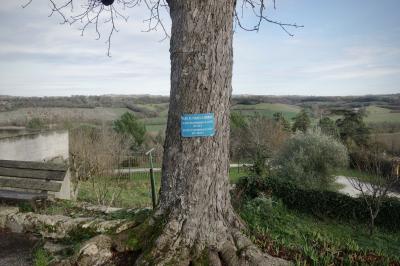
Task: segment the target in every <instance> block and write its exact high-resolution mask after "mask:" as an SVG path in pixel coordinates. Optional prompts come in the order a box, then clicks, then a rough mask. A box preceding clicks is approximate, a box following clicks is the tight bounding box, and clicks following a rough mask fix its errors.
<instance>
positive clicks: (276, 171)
mask: <svg viewBox="0 0 400 266" xmlns="http://www.w3.org/2000/svg"><path fill="white" fill-rule="evenodd" d="M340 115H341V117H340V118H338V119H337V120H336V121H334V120H333V119H331V118H330V117H322V118H321V119H319V121H318V123H317V124H316V125H315V126H312V123H311V119H310V116H309V114H308V113H307V111H306V110H304V109H303V110H302V111H301V112H299V113H298V114H297V115H296V116H295V117H294V118H293V122H292V123H289V121H288V120H286V119H285V117H284V116H283V115H282V114H281V113H275V114H274V115H273V118H267V117H262V116H259V115H256V116H254V117H250V118H245V117H243V116H241V115H240V114H238V113H233V114H232V116H231V125H232V126H231V143H232V145H231V149H232V150H231V156H232V157H233V158H235V156H237V157H236V158H235V159H236V160H237V159H241V160H244V158H240V156H247V157H246V159H247V160H250V162H251V163H252V165H253V167H252V169H251V170H252V171H253V172H254V173H255V174H256V175H258V176H264V177H268V176H274V177H277V178H280V179H282V180H285V181H289V182H291V183H293V184H296V185H297V186H298V187H300V188H304V189H316V190H326V189H329V188H331V187H332V185H333V183H334V181H335V178H334V175H333V173H334V171H335V170H336V169H341V168H345V167H348V166H350V167H353V168H356V169H357V170H358V171H359V172H360V173H362V174H363V175H364V178H348V180H349V182H350V184H351V185H352V186H353V187H354V188H355V189H356V190H357V191H359V192H360V195H361V197H362V198H363V200H364V201H365V203H366V206H367V208H368V210H367V211H368V213H369V215H370V224H369V229H370V233H371V234H372V232H373V228H374V221H375V219H376V217H377V215H378V213H379V211H380V208H381V204H382V202H383V200H384V198H385V197H387V196H388V194H389V192H390V190H391V189H392V188H393V187H394V186H395V185H396V183H397V182H399V177H398V175H396V174H395V173H394V172H393V166H394V164H393V161H392V160H391V157H390V156H388V155H387V153H385V151H384V149H383V148H382V145H381V144H380V143H378V142H376V141H375V140H374V139H373V138H371V137H370V129H369V128H368V127H367V125H366V124H365V122H364V120H363V118H364V117H365V112H364V111H363V110H362V109H360V110H353V111H348V110H345V111H343V110H342V111H341V112H340ZM332 188H333V187H332Z"/></svg>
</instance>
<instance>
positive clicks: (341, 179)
mask: <svg viewBox="0 0 400 266" xmlns="http://www.w3.org/2000/svg"><path fill="white" fill-rule="evenodd" d="M336 183H338V184H341V185H343V188H341V189H339V192H340V193H343V194H347V195H349V196H351V197H358V196H359V194H360V192H359V191H358V190H356V189H355V188H354V187H353V186H352V185H351V183H350V181H349V180H348V178H347V177H345V176H337V177H336ZM364 187H365V185H364ZM366 191H367V190H366ZM388 195H389V196H391V197H396V198H400V194H399V193H395V192H390V193H389V194H388Z"/></svg>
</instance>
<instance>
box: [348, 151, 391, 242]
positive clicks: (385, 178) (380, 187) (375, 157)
mask: <svg viewBox="0 0 400 266" xmlns="http://www.w3.org/2000/svg"><path fill="white" fill-rule="evenodd" d="M363 154H364V156H362V158H359V159H358V160H356V161H354V162H353V164H354V166H355V168H356V169H358V170H359V171H360V172H362V173H364V174H365V176H366V178H365V179H364V180H363V179H360V178H353V177H347V180H348V181H349V183H350V184H351V186H352V187H353V188H354V189H355V190H357V191H358V192H360V194H361V197H362V199H363V200H364V202H365V204H366V206H367V208H368V212H369V218H370V220H369V234H370V235H372V234H373V231H374V227H375V219H376V217H377V216H378V214H379V211H380V210H381V206H382V202H383V201H384V199H385V198H386V197H388V196H389V194H390V191H391V189H392V188H394V186H395V185H396V184H397V182H398V181H399V176H398V175H397V174H395V173H393V172H392V171H391V170H389V171H388V170H387V169H386V168H387V167H385V165H386V164H387V163H385V159H384V158H382V156H381V155H380V154H378V153H377V152H374V153H370V152H366V151H364V152H363ZM386 162H387V161H386ZM389 168H391V167H389Z"/></svg>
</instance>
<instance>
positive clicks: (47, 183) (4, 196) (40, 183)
mask: <svg viewBox="0 0 400 266" xmlns="http://www.w3.org/2000/svg"><path fill="white" fill-rule="evenodd" d="M67 169H68V168H67V166H64V165H59V164H51V163H43V162H26V161H9V160H0V200H2V201H30V202H31V203H35V202H36V201H37V200H46V199H48V192H49V191H52V192H59V191H60V189H61V183H59V182H54V181H63V180H64V178H65V174H66V171H67Z"/></svg>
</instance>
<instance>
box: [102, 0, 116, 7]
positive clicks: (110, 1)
mask: <svg viewBox="0 0 400 266" xmlns="http://www.w3.org/2000/svg"><path fill="white" fill-rule="evenodd" d="M101 3H102V4H103V5H105V6H110V5H112V4H113V3H114V0H101Z"/></svg>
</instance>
